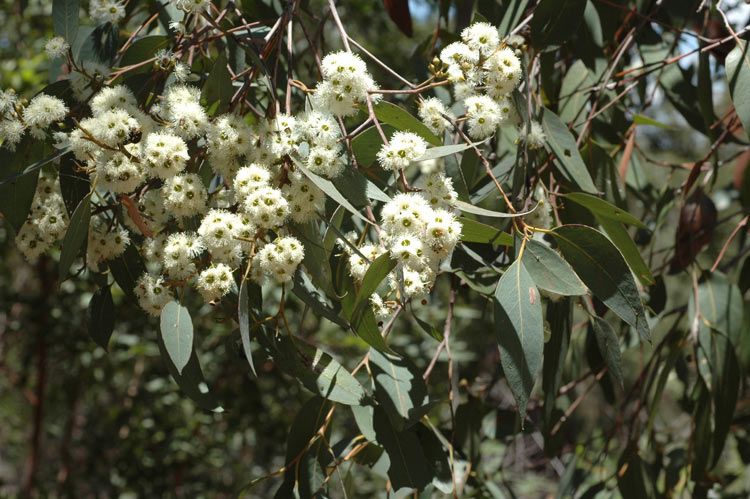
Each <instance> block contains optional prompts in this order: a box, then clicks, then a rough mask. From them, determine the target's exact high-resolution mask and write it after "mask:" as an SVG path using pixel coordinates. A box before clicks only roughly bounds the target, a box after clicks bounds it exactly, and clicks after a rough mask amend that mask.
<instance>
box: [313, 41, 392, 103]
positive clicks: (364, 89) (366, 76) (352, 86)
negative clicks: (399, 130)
mask: <svg viewBox="0 0 750 499" xmlns="http://www.w3.org/2000/svg"><path fill="white" fill-rule="evenodd" d="M321 66H322V72H323V81H322V82H320V83H319V84H318V86H317V88H316V89H315V94H314V103H315V107H316V108H318V109H326V110H328V111H330V112H331V113H333V114H334V115H336V116H350V115H352V114H354V113H356V112H357V109H358V106H360V105H362V104H364V103H366V102H367V99H368V93H370V94H371V95H370V96H369V98H370V99H373V100H377V98H378V97H379V95H378V94H377V93H375V91H376V90H377V86H376V85H375V80H373V79H372V76H371V75H370V72H369V71H368V70H367V65H366V64H365V62H364V61H363V60H362V59H361V58H360V57H359V56H358V55H356V54H353V53H351V52H345V51H341V52H334V53H332V54H328V55H326V56H325V57H324V58H323V61H322V64H321Z"/></svg>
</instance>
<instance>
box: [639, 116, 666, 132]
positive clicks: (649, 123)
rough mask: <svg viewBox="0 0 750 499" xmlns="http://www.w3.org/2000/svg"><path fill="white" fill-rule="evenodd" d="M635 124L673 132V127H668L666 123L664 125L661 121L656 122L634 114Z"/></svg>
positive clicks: (647, 117)
mask: <svg viewBox="0 0 750 499" xmlns="http://www.w3.org/2000/svg"><path fill="white" fill-rule="evenodd" d="M633 123H635V124H636V125H644V126H655V127H658V128H663V129H664V130H672V128H673V127H672V126H670V125H667V124H666V123H662V122H661V121H656V120H655V119H653V118H651V117H649V116H646V115H643V114H634V115H633Z"/></svg>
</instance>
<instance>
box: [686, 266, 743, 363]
mask: <svg viewBox="0 0 750 499" xmlns="http://www.w3.org/2000/svg"><path fill="white" fill-rule="evenodd" d="M697 294H698V309H697V310H696V308H695V299H694V293H690V298H689V303H688V316H689V317H690V318H691V319H692V318H693V317H695V316H696V315H697V316H698V320H699V321H700V326H701V327H702V328H710V329H715V330H717V331H719V332H722V333H724V334H725V335H727V337H729V339H730V340H731V341H732V342H734V343H736V342H737V339H738V338H739V336H740V332H741V330H742V322H743V309H744V302H743V300H742V294H741V293H740V290H739V288H738V287H737V286H736V285H734V284H732V283H731V282H730V281H729V279H727V277H726V276H725V275H724V274H722V273H720V272H714V273H712V274H710V275H709V276H708V277H707V279H706V280H704V281H703V282H701V283H700V284H699V285H698V293H697ZM707 350H708V351H710V348H709V349H707Z"/></svg>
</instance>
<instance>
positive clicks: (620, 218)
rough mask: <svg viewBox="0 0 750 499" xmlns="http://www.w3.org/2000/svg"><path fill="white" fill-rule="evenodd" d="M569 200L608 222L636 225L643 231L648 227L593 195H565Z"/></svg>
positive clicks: (575, 193) (577, 193)
mask: <svg viewBox="0 0 750 499" xmlns="http://www.w3.org/2000/svg"><path fill="white" fill-rule="evenodd" d="M563 196H565V197H566V198H567V199H570V200H571V201H573V202H575V203H577V204H580V205H581V206H583V207H584V208H586V209H587V210H589V211H590V212H591V213H593V214H594V215H598V216H600V217H603V218H606V219H608V220H614V221H615V222H622V223H624V224H628V225H635V226H636V227H640V228H642V229H645V228H646V225H645V224H644V223H643V222H641V221H640V220H639V219H637V218H636V217H634V216H633V215H631V214H630V213H628V212H627V211H625V210H622V209H620V208H618V207H617V206H615V205H613V204H612V203H610V202H609V201H605V200H604V199H601V198H599V197H596V196H592V195H591V194H586V193H584V192H571V193H569V194H563Z"/></svg>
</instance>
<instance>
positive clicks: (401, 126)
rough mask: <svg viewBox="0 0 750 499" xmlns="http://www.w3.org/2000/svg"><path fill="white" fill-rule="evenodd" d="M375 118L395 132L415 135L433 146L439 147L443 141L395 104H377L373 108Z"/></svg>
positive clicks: (384, 102)
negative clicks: (394, 129)
mask: <svg viewBox="0 0 750 499" xmlns="http://www.w3.org/2000/svg"><path fill="white" fill-rule="evenodd" d="M375 116H377V118H378V120H380V121H381V122H383V123H387V124H389V125H391V126H392V127H393V128H396V129H397V130H404V131H409V132H414V133H416V134H417V135H419V136H421V137H422V138H423V139H424V140H426V141H427V142H429V143H430V144H432V145H433V146H440V145H442V144H443V141H442V140H440V138H439V137H438V136H437V135H435V134H434V133H432V132H431V131H430V129H429V128H427V127H426V126H425V125H424V123H422V122H421V121H419V120H418V119H417V118H415V117H414V116H412V115H411V114H409V113H408V112H407V111H406V110H404V109H402V108H401V107H400V106H397V105H396V104H391V103H390V102H386V101H382V102H379V103H378V104H377V105H376V106H375Z"/></svg>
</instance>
